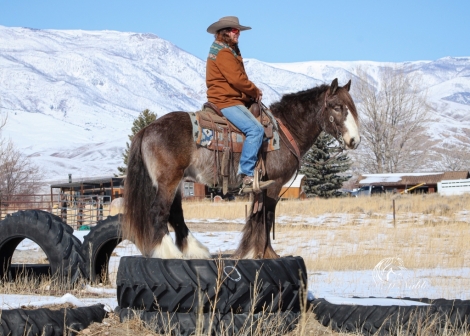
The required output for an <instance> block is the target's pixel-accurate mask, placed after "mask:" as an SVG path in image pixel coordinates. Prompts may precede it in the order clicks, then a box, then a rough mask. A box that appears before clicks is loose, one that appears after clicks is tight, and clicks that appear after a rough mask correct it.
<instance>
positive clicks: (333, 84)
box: [330, 78, 338, 95]
mask: <svg viewBox="0 0 470 336" xmlns="http://www.w3.org/2000/svg"><path fill="white" fill-rule="evenodd" d="M336 90H338V78H335V79H333V81H332V82H331V85H330V94H331V95H334V94H335V92H336Z"/></svg>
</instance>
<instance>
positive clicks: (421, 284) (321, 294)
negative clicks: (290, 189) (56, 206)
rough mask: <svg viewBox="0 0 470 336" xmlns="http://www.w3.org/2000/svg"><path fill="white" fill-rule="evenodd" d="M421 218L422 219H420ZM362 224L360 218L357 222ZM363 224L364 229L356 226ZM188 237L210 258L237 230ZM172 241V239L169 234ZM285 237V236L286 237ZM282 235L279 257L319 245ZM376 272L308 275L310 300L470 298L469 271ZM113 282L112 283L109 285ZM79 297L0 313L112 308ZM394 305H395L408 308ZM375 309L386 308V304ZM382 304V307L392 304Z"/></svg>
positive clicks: (25, 301)
mask: <svg viewBox="0 0 470 336" xmlns="http://www.w3.org/2000/svg"><path fill="white" fill-rule="evenodd" d="M457 215H458V216H459V217H461V218H460V219H461V220H463V221H470V217H469V216H470V212H469V211H462V212H461V213H459V214H457ZM420 216H424V215H420ZM350 220H351V218H350V214H334V216H332V214H328V215H325V216H318V217H316V218H305V217H302V216H298V217H286V216H280V217H279V218H277V221H276V223H277V224H279V225H282V224H286V223H290V224H294V225H295V224H296V223H298V224H299V225H300V224H301V225H313V226H318V225H329V226H331V227H338V226H341V225H344V224H346V223H350ZM363 220H366V218H363V219H362V220H361V221H363ZM391 220H392V219H391V218H387V219H386V222H387V224H386V225H393V224H392V222H391ZM200 222H211V223H218V222H224V223H236V224H243V220H242V219H239V220H234V221H227V220H222V219H213V220H204V221H202V220H197V219H193V220H188V223H200ZM362 225H366V224H364V223H363V224H362ZM87 234H88V231H75V233H74V235H75V236H76V237H77V238H78V239H80V240H81V241H82V242H83V239H84V236H85V235H87ZM193 234H194V236H195V237H196V238H197V239H198V240H199V241H201V242H202V243H203V244H205V245H206V246H207V247H208V248H209V251H210V252H211V253H212V254H219V253H224V252H226V251H230V250H234V249H236V247H237V246H238V243H239V241H240V239H241V230H240V231H216V232H193ZM171 235H172V238H173V239H174V234H173V233H171ZM287 236H291V237H287ZM293 236H294V237H292V235H289V234H287V233H286V232H283V234H282V235H281V237H278V238H277V239H276V240H275V241H273V247H274V249H275V250H279V251H282V255H290V254H293V253H295V251H297V250H298V248H299V247H302V251H303V254H305V255H311V254H315V253H316V252H317V251H318V248H319V243H320V242H318V241H317V240H315V239H305V238H304V237H295V235H293ZM17 249H18V250H21V251H26V250H31V251H35V252H37V251H41V249H40V248H39V246H38V245H36V244H35V243H34V242H32V241H30V240H28V239H25V240H23V241H22V242H21V243H20V244H19V245H18V247H17ZM130 255H140V252H139V251H138V250H137V248H136V247H135V245H133V244H131V243H130V242H128V241H124V242H122V243H121V244H119V245H118V246H117V247H116V249H115V250H114V255H113V256H112V257H111V259H110V265H109V273H110V279H111V282H112V283H115V276H116V272H117V269H118V266H119V260H120V258H121V257H123V256H130ZM377 272H378V271H377V269H371V270H362V271H328V272H326V271H321V272H309V274H308V288H309V295H310V298H312V297H316V298H327V299H328V300H330V301H331V302H343V303H345V304H347V303H351V302H352V301H350V300H349V299H348V298H352V297H354V296H356V297H363V298H364V297H382V298H383V297H395V298H399V297H401V298H403V297H412V298H419V297H427V298H431V299H437V298H449V299H450V298H454V299H470V288H469V286H468V283H469V281H470V268H469V267H466V268H456V269H450V268H435V269H414V270H411V269H406V268H404V267H402V268H401V269H399V270H395V271H392V272H391V273H390V272H388V273H386V274H382V273H377ZM113 280H114V281H113ZM84 291H85V294H84V297H83V298H80V299H77V298H75V297H73V296H72V295H70V294H67V295H65V296H64V297H61V298H58V297H52V296H36V295H0V309H13V308H19V307H21V306H42V305H49V304H55V303H64V302H70V303H73V304H75V305H77V306H83V305H92V304H96V303H102V304H105V305H106V306H107V308H108V309H113V308H114V307H116V306H117V300H116V298H115V297H112V298H96V297H91V296H92V295H90V297H89V298H87V297H86V292H88V293H93V294H96V293H100V292H101V293H103V294H105V295H104V296H110V295H113V294H114V293H115V289H112V288H111V289H109V288H108V289H105V288H93V287H87V288H85V289H84ZM402 301H403V300H400V302H401V303H400V304H408V303H407V302H405V301H403V302H402ZM361 302H363V303H362V304H373V303H374V302H376V303H377V302H379V301H374V300H372V301H361ZM380 302H382V303H381V304H386V302H383V301H380ZM392 303H393V302H392V301H388V304H392Z"/></svg>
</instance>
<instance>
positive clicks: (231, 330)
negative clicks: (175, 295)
mask: <svg viewBox="0 0 470 336" xmlns="http://www.w3.org/2000/svg"><path fill="white" fill-rule="evenodd" d="M115 313H116V314H118V315H119V318H120V321H121V322H124V321H126V320H128V319H138V320H140V321H143V322H144V324H145V327H146V328H148V329H150V330H152V331H154V332H156V333H157V334H165V335H167V334H170V330H171V334H172V335H181V336H189V335H194V334H195V333H196V331H197V326H198V324H199V328H200V332H201V333H202V334H204V335H209V334H210V335H221V334H223V335H252V334H255V333H256V334H263V331H264V332H267V331H269V333H270V334H271V335H284V334H287V333H288V332H289V331H292V330H294V329H295V327H296V326H297V324H298V321H299V318H300V314H301V313H300V312H297V313H294V312H291V311H285V312H277V313H256V314H249V313H244V314H231V313H228V314H212V313H204V314H201V315H199V316H198V315H196V314H195V313H163V312H146V311H142V310H133V309H130V308H119V307H118V308H116V309H115ZM211 321H212V324H211ZM209 328H211V332H210V333H209V332H208V331H209ZM255 331H256V332H255Z"/></svg>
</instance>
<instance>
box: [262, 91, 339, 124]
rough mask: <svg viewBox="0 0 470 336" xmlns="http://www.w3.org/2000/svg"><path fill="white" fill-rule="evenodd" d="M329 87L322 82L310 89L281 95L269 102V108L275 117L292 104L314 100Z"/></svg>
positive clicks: (302, 103)
mask: <svg viewBox="0 0 470 336" xmlns="http://www.w3.org/2000/svg"><path fill="white" fill-rule="evenodd" d="M329 87H330V86H329V85H326V84H322V85H320V86H316V87H314V88H311V89H307V90H303V91H299V92H295V93H288V94H285V95H283V96H282V98H281V100H280V101H278V102H276V103H273V104H271V106H270V107H269V108H270V109H271V111H272V112H273V114H274V115H275V116H276V117H277V116H279V114H280V113H281V111H283V110H286V108H288V107H292V106H293V104H301V105H304V104H306V103H310V102H312V100H314V101H315V100H316V98H317V97H319V96H320V95H321V94H322V93H323V92H325V90H327V89H328V88H329Z"/></svg>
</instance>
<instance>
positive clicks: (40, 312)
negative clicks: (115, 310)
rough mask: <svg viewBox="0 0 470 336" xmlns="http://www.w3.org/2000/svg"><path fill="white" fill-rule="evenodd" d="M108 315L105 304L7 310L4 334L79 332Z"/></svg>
mask: <svg viewBox="0 0 470 336" xmlns="http://www.w3.org/2000/svg"><path fill="white" fill-rule="evenodd" d="M105 316H106V311H105V310H104V305H102V304H98V305H93V306H90V307H80V308H75V309H68V308H67V309H66V308H62V309H60V310H50V309H47V308H39V309H31V310H25V309H12V310H3V311H2V314H1V322H0V335H9V336H36V335H47V336H63V335H76V334H77V333H78V332H79V331H81V330H83V329H85V328H87V327H88V326H89V325H90V324H91V323H92V322H98V323H101V322H102V321H103V319H104V318H105ZM64 327H65V328H64ZM64 329H65V330H64Z"/></svg>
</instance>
